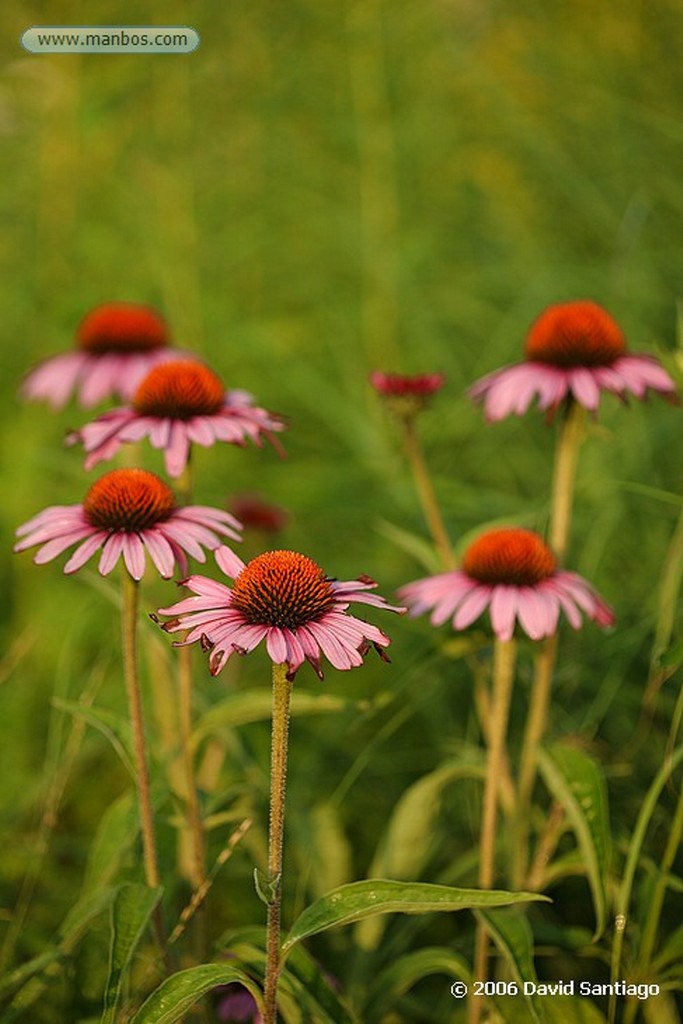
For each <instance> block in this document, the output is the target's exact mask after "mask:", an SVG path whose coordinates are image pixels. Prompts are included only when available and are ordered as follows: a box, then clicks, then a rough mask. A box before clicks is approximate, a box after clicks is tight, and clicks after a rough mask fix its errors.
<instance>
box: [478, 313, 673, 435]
mask: <svg viewBox="0 0 683 1024" xmlns="http://www.w3.org/2000/svg"><path fill="white" fill-rule="evenodd" d="M525 356H526V361H525V362H523V363H517V364H515V365H513V366H504V367H503V368H502V369H501V370H496V371H495V372H494V373H490V374H488V375H487V376H486V377H482V378H481V380H478V381H477V382H476V383H475V384H474V385H473V386H472V387H471V388H470V389H469V392H468V394H469V396H470V398H472V399H474V401H476V402H482V403H483V404H484V409H485V412H486V418H487V419H488V420H489V421H491V422H493V421H495V420H501V419H503V418H504V417H505V416H509V415H510V414H511V413H515V414H516V415H517V416H521V415H523V413H525V412H526V411H527V409H528V408H529V406H530V405H531V403H532V401H533V400H534V397H538V407H539V409H543V410H546V409H550V410H554V409H556V408H557V406H558V405H559V404H560V402H562V400H563V399H564V398H566V397H568V396H571V397H572V398H574V399H575V400H576V401H577V402H579V403H580V404H581V405H583V406H584V407H585V408H586V409H588V410H589V411H590V412H595V411H596V410H597V408H598V405H599V404H600V396H601V393H602V392H603V391H611V392H612V393H613V394H615V395H618V396H620V397H625V396H627V395H628V394H632V395H635V397H636V398H640V399H642V398H645V395H646V393H647V391H648V389H651V390H652V391H658V392H660V393H661V394H663V395H664V396H665V397H666V396H668V397H673V396H674V394H675V391H676V385H675V384H674V382H673V380H672V379H671V377H670V376H669V374H668V373H667V372H666V370H665V369H664V368H663V367H662V366H661V365H660V363H659V362H658V360H657V359H655V358H654V357H653V356H647V355H638V354H635V353H629V352H628V351H627V348H626V339H625V338H624V335H623V333H622V331H621V328H620V327H619V325H618V324H617V322H616V321H615V320H614V319H613V318H612V317H611V316H610V315H609V313H607V311H606V310H604V309H603V308H602V307H601V306H599V305H598V304H597V303H596V302H590V301H587V300H581V301H577V302H565V303H559V304H557V305H553V306H548V308H547V309H545V310H544V311H543V312H542V313H541V314H540V316H539V317H538V318H537V320H536V321H535V322H534V323H533V324H532V326H531V329H530V331H529V334H528V336H527V341H526V346H525Z"/></svg>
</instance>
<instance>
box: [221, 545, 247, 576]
mask: <svg viewBox="0 0 683 1024" xmlns="http://www.w3.org/2000/svg"><path fill="white" fill-rule="evenodd" d="M213 557H214V558H215V559H216V564H217V565H218V568H219V569H222V571H223V572H224V573H225V575H226V576H229V577H230V579H233V580H234V579H237V577H238V576H239V574H240V573H241V572H242V570H243V569H244V562H243V561H242V559H241V558H240V557H239V555H236V554H235V552H234V551H233V550H232V549H231V548H229V547H228V546H227V545H226V544H221V546H220V547H219V548H216V550H215V551H214V553H213Z"/></svg>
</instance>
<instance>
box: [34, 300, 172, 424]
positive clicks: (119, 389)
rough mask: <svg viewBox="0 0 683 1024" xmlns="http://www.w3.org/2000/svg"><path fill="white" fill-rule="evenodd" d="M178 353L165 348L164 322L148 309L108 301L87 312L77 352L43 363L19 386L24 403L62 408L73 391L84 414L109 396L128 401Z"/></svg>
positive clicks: (166, 331)
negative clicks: (146, 378)
mask: <svg viewBox="0 0 683 1024" xmlns="http://www.w3.org/2000/svg"><path fill="white" fill-rule="evenodd" d="M179 355H181V353H180V352H179V350H178V349H173V348H170V347H169V343H168V328H167V326H166V322H165V321H164V320H163V319H162V317H161V316H159V314H158V313H156V312H155V311H154V310H153V309H150V308H149V307H148V306H142V305H138V304H137V303H132V302H109V303H106V304H105V305H102V306H97V307H96V308H95V309H93V310H91V311H90V312H89V313H88V314H87V315H86V316H85V317H84V319H83V320H82V321H81V323H80V325H79V327H78V330H77V332H76V348H75V350H73V351H71V352H64V353H62V354H61V355H58V356H52V357H51V358H49V359H44V360H43V361H42V362H40V363H39V364H38V365H37V366H36V367H35V369H33V370H31V371H30V372H29V373H28V374H27V375H26V377H25V378H24V382H23V384H22V387H21V396H22V398H27V399H43V400H45V401H47V402H49V403H50V405H51V406H52V407H53V408H54V409H61V408H62V406H64V405H66V403H67V402H68V401H69V399H70V398H71V396H72V394H73V393H74V392H77V393H78V399H79V401H80V403H81V405H83V406H84V407H85V408H86V409H89V408H91V407H92V406H93V405H97V403H98V402H102V401H104V400H105V399H108V398H111V397H117V398H122V399H124V400H127V399H129V398H130V397H131V396H132V395H133V394H134V392H135V389H136V387H137V386H138V383H139V382H140V380H141V378H142V377H144V376H145V374H146V373H147V372H148V371H149V370H150V369H151V368H152V367H153V366H156V364H157V363H160V362H164V361H165V360H166V359H171V358H177V357H178V356H179Z"/></svg>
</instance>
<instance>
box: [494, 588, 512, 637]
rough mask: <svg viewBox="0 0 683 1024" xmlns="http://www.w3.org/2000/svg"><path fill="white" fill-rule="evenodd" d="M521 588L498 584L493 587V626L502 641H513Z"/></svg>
mask: <svg viewBox="0 0 683 1024" xmlns="http://www.w3.org/2000/svg"><path fill="white" fill-rule="evenodd" d="M518 592H519V588H518V587H515V586H512V585H509V584H506V583H498V584H496V585H495V586H494V587H493V595H492V597H491V608H490V614H491V625H492V626H493V632H494V633H495V634H496V636H497V637H498V638H499V639H500V640H511V639H512V634H513V633H514V631H515V612H516V610H517V596H518Z"/></svg>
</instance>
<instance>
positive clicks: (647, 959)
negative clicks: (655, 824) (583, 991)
mask: <svg viewBox="0 0 683 1024" xmlns="http://www.w3.org/2000/svg"><path fill="white" fill-rule="evenodd" d="M681 838H683V790H681V792H680V793H679V796H678V806H677V807H676V814H675V816H674V820H673V824H672V825H671V831H670V833H669V838H668V840H667V844H666V847H665V849H664V856H663V857H662V863H661V865H660V869H659V875H658V876H657V881H656V883H655V889H654V892H653V894H652V897H651V900H650V904H649V907H648V913H647V919H646V921H645V927H644V929H643V938H642V941H641V943H640V950H639V952H638V964H639V967H640V970H641V972H642V973H643V977H645V976H646V974H647V970H648V967H649V966H650V963H651V961H652V954H653V952H654V948H655V942H656V940H657V934H658V929H659V919H660V917H661V914H662V907H663V906H664V897H665V895H666V888H667V879H668V875H669V872H670V871H671V867H672V865H673V862H674V858H675V856H676V853H677V852H678V847H679V846H680V845H681ZM631 1016H635V1014H631ZM628 1019H629V1014H628V1011H627V1014H626V1020H627V1021H628Z"/></svg>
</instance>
